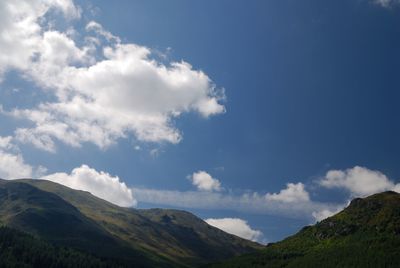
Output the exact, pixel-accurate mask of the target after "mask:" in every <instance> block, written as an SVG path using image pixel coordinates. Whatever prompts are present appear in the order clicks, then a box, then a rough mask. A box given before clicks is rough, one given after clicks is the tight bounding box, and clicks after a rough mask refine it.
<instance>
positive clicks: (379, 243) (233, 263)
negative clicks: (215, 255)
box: [209, 192, 400, 268]
mask: <svg viewBox="0 0 400 268" xmlns="http://www.w3.org/2000/svg"><path fill="white" fill-rule="evenodd" d="M209 267H232V268H234V267H241V268H245V267H252V268H253V267H271V268H273V267H297V268H298V267H324V268H329V267H360V268H365V267H371V268H376V267H400V194H398V193H395V192H384V193H380V194H375V195H372V196H369V197H367V198H363V199H361V198H357V199H354V200H353V201H352V202H351V203H350V205H349V206H348V207H347V208H345V209H344V210H343V211H341V212H339V213H338V214H336V215H334V216H332V217H330V218H327V219H325V220H323V221H321V222H319V223H317V224H315V225H314V226H308V227H304V228H303V229H302V230H301V231H300V232H299V233H297V234H296V235H294V236H291V237H289V238H287V239H285V240H283V241H281V242H278V243H274V244H271V245H268V246H267V247H266V248H264V249H262V250H260V251H258V252H255V253H251V254H247V255H243V256H240V257H237V258H233V259H232V260H229V261H226V262H221V263H217V264H214V265H210V266H209Z"/></svg>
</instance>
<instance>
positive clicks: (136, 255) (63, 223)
mask: <svg viewBox="0 0 400 268" xmlns="http://www.w3.org/2000/svg"><path fill="white" fill-rule="evenodd" d="M0 204H1V206H0V222H2V223H3V224H6V225H7V226H10V227H14V228H16V229H19V230H23V231H25V232H28V233H31V234H34V235H36V236H38V237H41V238H43V239H46V240H47V241H50V242H52V243H55V244H58V245H63V246H69V247H74V248H78V249H81V250H84V251H87V252H91V253H94V254H96V255H99V256H103V257H107V258H116V259H120V260H121V261H123V262H127V263H134V264H135V265H136V266H138V267H151V266H154V265H155V264H157V265H158V266H161V263H158V262H154V261H153V260H152V259H151V258H149V256H146V255H145V254H144V253H143V252H142V251H139V250H137V249H134V248H132V247H130V246H129V244H127V243H126V242H125V241H122V240H120V239H118V238H116V237H114V236H112V235H111V234H110V233H109V232H108V231H107V230H106V229H105V228H103V227H102V226H101V225H100V224H98V223H97V222H95V221H94V220H93V219H91V218H89V217H87V216H85V215H84V214H83V213H81V212H80V211H79V210H78V209H77V208H76V207H75V206H73V205H71V204H70V203H68V202H66V201H65V200H64V199H62V198H61V197H59V196H58V195H56V194H53V193H50V192H47V191H43V190H40V189H38V188H36V187H34V186H32V185H29V184H27V183H23V182H18V181H3V180H0ZM155 261H158V260H155Z"/></svg>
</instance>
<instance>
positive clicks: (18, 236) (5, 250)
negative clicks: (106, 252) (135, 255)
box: [0, 226, 119, 268]
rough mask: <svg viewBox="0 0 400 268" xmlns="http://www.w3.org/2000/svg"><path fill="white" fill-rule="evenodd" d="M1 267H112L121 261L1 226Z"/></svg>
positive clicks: (117, 265)
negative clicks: (96, 255)
mask: <svg viewBox="0 0 400 268" xmlns="http://www.w3.org/2000/svg"><path fill="white" fill-rule="evenodd" d="M0 267H7V268H14V267H15V268H19V267H25V268H29V267H34V268H42V267H48V268H53V267H54V268H56V267H57V268H103V267H104V268H106V267H108V268H113V267H119V264H118V262H113V261H112V260H106V259H100V258H97V257H95V256H92V255H90V254H87V253H84V252H81V251H77V250H74V249H72V248H68V247H60V246H54V245H53V244H51V243H49V242H46V241H45V240H43V239H39V238H36V237H34V236H32V235H29V234H27V233H24V232H21V231H18V230H16V229H12V228H8V227H4V226H3V227H0Z"/></svg>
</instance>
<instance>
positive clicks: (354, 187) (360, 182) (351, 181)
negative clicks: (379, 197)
mask: <svg viewBox="0 0 400 268" xmlns="http://www.w3.org/2000/svg"><path fill="white" fill-rule="evenodd" d="M319 184H320V185H321V186H323V187H326V188H330V189H331V188H343V189H346V190H348V191H349V192H350V193H351V195H352V196H353V197H354V196H367V195H371V194H374V193H379V192H383V191H387V190H393V191H396V190H397V191H398V190H399V188H400V187H399V184H395V183H394V182H392V181H391V180H389V179H388V178H387V177H386V176H385V175H384V174H383V173H381V172H379V171H376V170H370V169H368V168H365V167H359V166H355V167H353V168H350V169H346V170H330V171H328V172H327V173H326V175H325V177H324V178H322V179H321V180H320V181H319Z"/></svg>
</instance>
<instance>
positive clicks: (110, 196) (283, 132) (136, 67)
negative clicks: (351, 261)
mask: <svg viewBox="0 0 400 268" xmlns="http://www.w3.org/2000/svg"><path fill="white" fill-rule="evenodd" d="M28 3H29V4H28ZM0 5H2V7H1V9H0V15H1V16H0V17H1V18H2V19H0V22H1V23H0V24H1V25H2V26H0V32H2V33H5V34H3V35H2V37H0V49H1V51H2V53H4V54H3V56H2V57H1V58H0V76H1V84H0V104H1V105H2V110H1V114H0V125H1V129H0V137H1V138H0V163H1V164H0V177H3V178H6V179H15V178H20V177H33V178H45V179H50V180H53V181H56V182H59V183H63V184H65V185H67V186H70V187H73V188H76V189H84V190H88V191H91V192H92V193H93V194H95V195H98V196H100V197H102V198H104V199H106V200H109V201H111V202H114V203H117V204H120V205H124V206H136V207H138V208H147V207H168V208H170V207H172V208H180V209H186V210H189V211H191V212H193V213H195V214H196V215H198V216H200V217H201V218H203V219H205V220H208V222H209V223H212V224H213V225H215V226H217V227H219V228H222V229H224V230H226V231H229V232H232V233H235V234H238V235H240V236H242V237H246V238H249V239H253V240H257V241H260V242H267V241H276V240H279V239H282V238H283V237H285V236H287V235H289V234H292V233H294V232H295V231H297V230H298V229H299V228H301V227H302V226H304V225H306V224H310V223H313V222H315V221H316V220H321V219H322V218H324V217H327V216H329V215H331V214H332V213H334V212H336V211H337V210H338V209H340V208H343V207H344V206H345V205H346V204H347V202H348V200H350V199H351V198H353V197H356V196H366V195H369V194H372V193H376V192H380V191H384V190H396V191H398V190H400V186H399V185H398V184H397V182H398V181H399V178H400V169H399V168H398V161H399V156H398V155H399V150H400V142H399V138H398V137H399V136H400V125H399V123H398V121H399V119H398V117H399V114H400V111H399V110H400V108H399V105H398V100H399V97H400V93H399V90H398V89H399V85H400V80H399V78H398V77H399V76H398V72H399V69H400V68H399V67H400V66H399V63H400V59H399V57H400V51H399V49H398V48H399V47H400V27H399V25H400V16H399V15H400V13H399V12H400V9H399V7H398V3H397V1H390V0H389V1H384V0H381V1H368V0H351V1H348V0H346V1H345V0H343V1H317V0H315V1H312V0H307V1H289V0H279V1H225V0H220V1H199V2H197V3H194V2H189V1H182V0H171V1H128V0H123V1H118V3H110V1H86V0H81V1H78V0H77V1H75V2H73V1H72V0H61V1H50V0H49V1H47V0H46V1H44V0H43V1H41V0H35V1H31V2H30V1H20V2H17V3H13V1H4V2H3V3H2V4H0ZM211 218H212V219H213V220H210V219H211ZM232 225H234V226H236V227H235V228H233V227H232Z"/></svg>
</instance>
